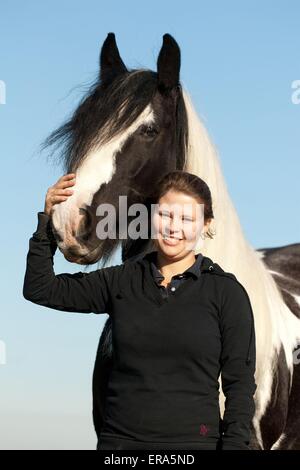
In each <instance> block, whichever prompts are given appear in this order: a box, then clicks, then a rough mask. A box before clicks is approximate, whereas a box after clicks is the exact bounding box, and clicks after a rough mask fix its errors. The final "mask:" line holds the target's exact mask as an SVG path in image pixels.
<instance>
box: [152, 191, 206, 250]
mask: <svg viewBox="0 0 300 470" xmlns="http://www.w3.org/2000/svg"><path fill="white" fill-rule="evenodd" d="M209 223H210V220H209V221H208V223H207V224H204V204H200V202H199V200H198V199H195V198H194V197H193V196H189V195H188V194H185V193H182V192H178V191H175V190H169V191H168V192H167V193H166V194H165V195H164V196H162V197H161V198H160V199H159V201H158V203H157V205H156V208H155V211H154V214H153V231H154V233H155V237H154V243H155V245H156V248H157V250H158V251H160V252H162V253H163V254H164V256H166V257H169V258H181V257H183V256H185V255H187V254H188V253H190V252H191V251H192V250H194V249H195V247H196V244H197V242H198V240H199V237H200V234H201V233H203V231H204V229H206V228H207V227H208V225H209Z"/></svg>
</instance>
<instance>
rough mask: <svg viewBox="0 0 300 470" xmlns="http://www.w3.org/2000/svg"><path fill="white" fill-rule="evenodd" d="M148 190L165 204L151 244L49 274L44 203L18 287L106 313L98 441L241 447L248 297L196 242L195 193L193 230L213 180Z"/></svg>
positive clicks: (103, 444)
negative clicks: (88, 268)
mask: <svg viewBox="0 0 300 470" xmlns="http://www.w3.org/2000/svg"><path fill="white" fill-rule="evenodd" d="M62 181H63V183H62ZM61 184H63V185H65V180H64V179H62V180H61V182H60V185H61ZM47 194H48V193H47ZM151 198H153V202H154V203H158V206H159V207H160V204H164V206H165V205H166V204H167V205H168V207H169V210H168V212H167V222H165V220H164V218H165V212H164V211H161V210H159V211H158V213H157V214H156V221H154V220H153V222H154V225H155V226H156V228H157V233H158V237H157V238H155V240H154V243H155V246H156V250H153V251H150V252H148V253H146V254H143V255H142V256H140V257H139V258H137V259H135V260H132V259H130V260H127V261H125V262H123V263H122V264H120V265H115V266H110V267H107V268H101V269H97V270H95V271H92V272H90V273H82V272H78V273H75V274H66V273H65V274H58V275H55V273H54V270H53V264H54V263H53V256H54V253H55V251H56V248H57V244H56V240H55V238H54V236H53V233H52V232H51V219H50V216H49V215H48V214H47V213H45V212H44V213H42V212H40V213H39V214H38V228H37V230H36V232H35V233H34V234H33V236H32V238H31V239H30V244H29V252H28V255H27V265H26V273H25V279H24V287H23V295H24V297H25V298H26V299H27V300H29V301H31V302H34V303H36V304H38V305H42V306H44V307H48V308H53V309H56V310H62V311H67V312H82V313H97V314H101V313H108V314H109V317H110V319H111V322H112V344H113V347H114V349H113V363H112V370H111V373H110V375H109V378H108V385H107V389H106V396H105V408H104V420H103V424H102V426H101V429H100V430H99V429H98V445H97V449H99V450H106V449H110V450H113V449H145V450H146V449H154V448H158V449H183V448H185V449H202V450H205V449H207V450H218V449H221V448H222V449H224V450H226V449H236V450H238V449H248V448H249V447H248V445H249V440H250V424H251V419H252V417H253V414H254V399H253V394H254V392H255V389H256V384H255V379H254V372H255V362H256V350H255V331H254V322H253V312H252V308H251V303H250V301H249V297H248V294H247V292H246V290H245V288H244V287H243V285H242V284H241V283H240V282H239V281H238V280H237V279H236V277H235V276H234V274H232V273H226V272H225V271H223V269H222V268H221V267H220V266H219V265H218V264H217V263H214V262H213V260H211V259H210V258H209V257H207V256H205V255H204V254H202V253H198V254H197V255H195V251H194V249H193V248H192V246H193V244H195V243H196V242H197V238H198V236H199V234H200V232H199V231H198V223H197V210H196V208H197V204H199V203H201V204H202V205H203V207H204V211H203V212H204V224H200V227H201V230H202V229H203V227H204V233H205V235H208V234H209V235H208V236H210V237H212V234H211V233H210V232H209V224H210V222H211V220H212V219H213V217H214V216H213V210H212V200H211V194H210V190H209V188H208V186H207V184H206V183H205V182H204V181H203V180H202V179H200V178H198V177H197V176H195V175H192V174H190V173H187V172H183V171H173V172H169V173H168V174H166V175H165V176H164V177H163V178H162V179H161V180H159V182H158V183H157V186H156V187H155V190H154V193H153V195H152V196H151ZM58 203H59V202H58ZM175 204H176V205H177V206H178V207H179V208H180V207H181V211H179V213H178V212H176V211H174V210H173V206H174V205H175ZM186 204H188V208H189V210H188V211H187V212H186ZM45 207H47V204H45ZM50 214H51V211H50ZM178 214H179V215H178ZM186 217H187V222H186V220H185V218H186ZM165 236H167V238H164V237H165ZM189 243H192V245H190V244H189ZM157 273H160V279H159V275H158V276H157ZM161 281H163V283H161ZM220 373H221V374H222V389H223V392H224V394H225V396H226V398H227V399H226V409H225V413H224V416H223V419H221V415H220V409H219V383H218V379H219V376H220ZM102 398H103V397H102Z"/></svg>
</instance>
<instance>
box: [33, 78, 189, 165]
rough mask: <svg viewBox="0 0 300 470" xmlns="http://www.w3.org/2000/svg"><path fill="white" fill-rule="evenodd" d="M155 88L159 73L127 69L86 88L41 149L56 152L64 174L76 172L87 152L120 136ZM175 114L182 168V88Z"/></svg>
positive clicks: (185, 128) (184, 127)
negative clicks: (66, 118)
mask: <svg viewBox="0 0 300 470" xmlns="http://www.w3.org/2000/svg"><path fill="white" fill-rule="evenodd" d="M157 89H158V74H157V72H153V71H152V70H147V69H138V70H135V69H133V70H130V71H128V72H125V73H123V74H121V75H119V76H118V77H116V78H115V79H114V80H113V81H112V82H111V83H110V84H109V85H107V84H106V83H103V82H101V80H100V78H97V80H96V81H95V82H94V83H93V84H92V85H91V86H90V87H89V89H88V91H87V93H86V95H85V96H84V97H83V98H82V100H81V101H80V103H79V105H78V107H77V108H76V110H75V111H74V113H73V115H72V116H71V118H70V119H68V120H67V121H66V122H65V123H64V124H62V125H61V126H59V127H58V128H57V129H55V130H54V131H53V132H52V133H51V134H50V135H49V136H48V137H47V138H46V139H45V141H44V142H43V144H42V150H45V149H47V148H48V147H50V148H52V151H51V152H50V156H53V155H56V153H57V151H58V150H60V152H59V161H60V162H61V163H62V164H63V167H64V171H65V172H75V171H76V170H77V168H78V167H79V166H80V165H81V163H82V161H83V160H84V158H85V156H86V155H88V153H89V152H90V151H91V150H92V149H94V148H96V147H98V146H100V145H104V144H105V143H107V142H108V141H110V140H111V139H113V138H114V137H116V136H117V135H120V134H122V132H124V131H125V130H126V129H127V128H128V127H130V126H131V124H133V122H134V121H135V120H136V119H137V118H138V117H139V115H140V114H141V113H142V112H143V111H144V109H145V108H146V107H147V106H148V105H149V104H150V103H151V101H152V100H153V98H154V95H155V93H156V92H157ZM179 90H180V92H179V96H178V102H177V111H176V112H177V115H176V125H177V128H176V137H177V147H178V150H177V159H178V161H177V166H178V168H182V167H183V165H184V163H185V160H184V156H185V155H186V145H187V141H188V125H187V118H186V111H185V106H184V100H183V95H182V91H181V88H179Z"/></svg>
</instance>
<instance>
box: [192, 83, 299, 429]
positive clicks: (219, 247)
mask: <svg viewBox="0 0 300 470" xmlns="http://www.w3.org/2000/svg"><path fill="white" fill-rule="evenodd" d="M183 96H184V102H185V107H186V110H187V116H188V126H189V141H188V153H187V157H186V167H185V170H186V171H188V172H190V173H193V174H196V175H197V176H199V177H200V178H202V179H204V181H206V183H207V184H208V186H209V188H210V190H211V194H212V201H213V212H214V219H213V220H212V223H211V225H212V227H213V228H214V230H215V233H216V237H215V238H214V239H213V240H211V239H206V240H205V241H202V240H200V241H199V245H198V246H197V247H196V250H195V252H196V253H198V252H200V251H201V252H204V253H205V255H206V256H209V257H210V258H211V259H212V260H213V261H215V262H217V263H218V264H220V266H221V267H222V268H223V269H224V270H225V271H228V272H233V273H234V274H235V275H236V277H237V279H238V280H239V281H240V282H241V283H242V284H243V285H244V286H245V288H246V290H247V292H248V294H249V298H250V300H251V304H252V307H253V313H254V319H255V330H256V345H257V350H259V354H257V359H258V360H257V364H256V382H257V384H258V387H257V391H256V396H257V397H258V401H257V403H258V404H259V406H257V409H256V418H255V419H254V423H259V416H261V415H262V414H263V412H264V410H265V409H266V406H267V404H268V401H269V400H270V399H271V396H270V393H269V391H270V390H271V386H272V379H273V375H274V373H275V369H276V365H277V363H276V356H277V357H278V355H279V353H280V348H281V345H282V346H283V348H284V351H285V356H286V361H287V366H288V368H289V372H290V377H291V379H292V376H293V349H294V348H295V347H296V346H297V344H298V340H299V337H300V327H299V320H297V319H296V317H295V316H294V315H293V314H292V313H291V311H290V310H289V309H288V307H287V305H286V304H285V302H284V299H283V296H282V294H281V292H280V290H279V289H278V287H277V285H276V283H275V280H274V278H273V276H272V275H271V273H270V272H269V271H268V269H267V267H266V265H265V264H264V262H263V260H262V259H261V254H259V253H258V252H257V251H256V250H255V249H254V248H253V247H252V246H251V245H250V243H249V242H248V241H247V239H246V237H245V234H244V233H243V230H242V227H241V224H240V221H239V218H238V215H237V211H236V209H235V207H234V205H233V203H232V200H231V198H230V195H229V192H228V189H227V186H226V183H225V180H224V177H223V174H222V171H221V162H220V160H219V156H218V152H217V149H216V147H215V146H214V145H213V144H212V142H211V140H210V137H209V134H208V132H207V130H206V128H205V126H204V125H203V123H202V122H201V120H200V118H199V117H198V115H197V113H196V111H195V109H194V107H193V105H192V101H191V98H190V96H189V94H188V93H187V92H186V91H184V93H183ZM251 188H252V189H251V190H254V187H253V186H252V187H251ZM290 383H292V380H291V382H290ZM256 432H257V435H258V437H259V435H260V431H259V429H258V425H257V429H256Z"/></svg>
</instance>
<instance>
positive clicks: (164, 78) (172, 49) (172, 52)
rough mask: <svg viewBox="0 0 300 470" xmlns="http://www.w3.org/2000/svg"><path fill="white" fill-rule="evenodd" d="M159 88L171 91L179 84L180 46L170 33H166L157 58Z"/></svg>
mask: <svg viewBox="0 0 300 470" xmlns="http://www.w3.org/2000/svg"><path fill="white" fill-rule="evenodd" d="M157 73H158V88H159V89H160V90H161V91H163V92H164V91H170V90H172V89H173V88H175V87H177V86H178V85H179V73H180V48H179V46H178V44H177V42H176V41H175V39H174V38H173V37H172V36H171V35H170V34H164V36H163V45H162V48H161V50H160V52H159V55H158V59H157Z"/></svg>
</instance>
